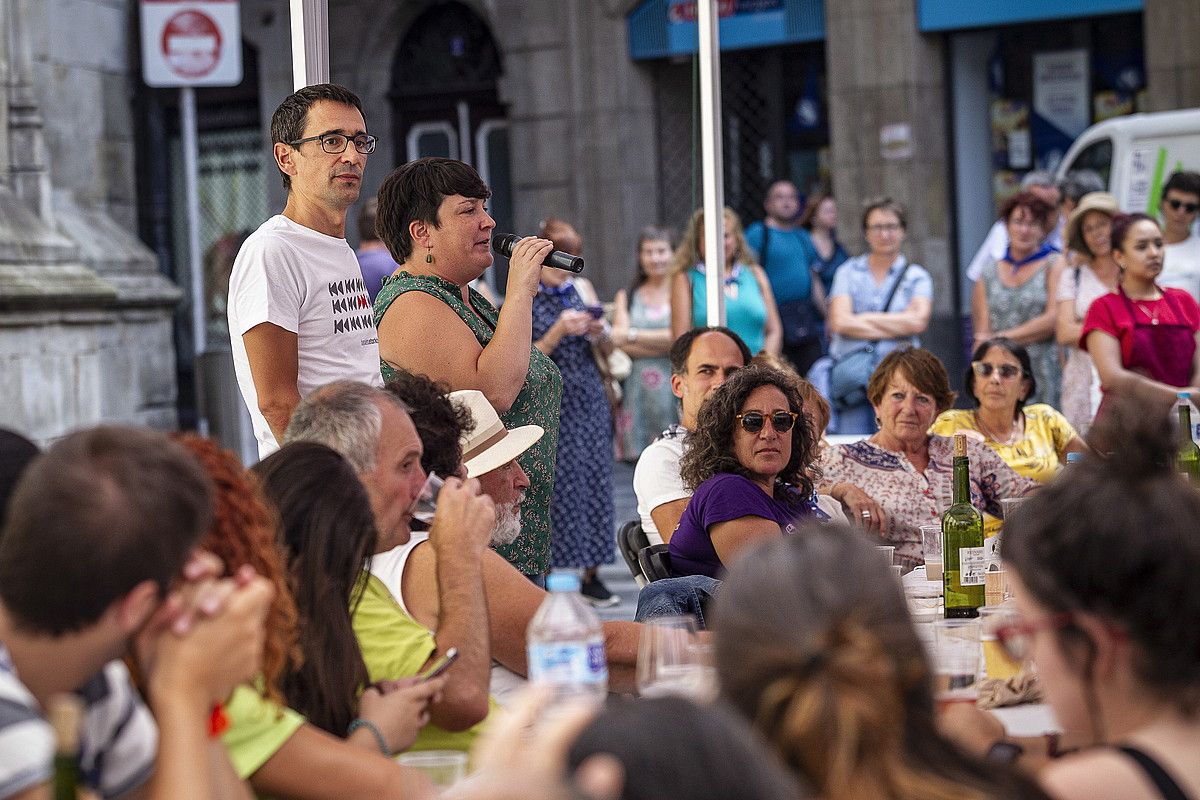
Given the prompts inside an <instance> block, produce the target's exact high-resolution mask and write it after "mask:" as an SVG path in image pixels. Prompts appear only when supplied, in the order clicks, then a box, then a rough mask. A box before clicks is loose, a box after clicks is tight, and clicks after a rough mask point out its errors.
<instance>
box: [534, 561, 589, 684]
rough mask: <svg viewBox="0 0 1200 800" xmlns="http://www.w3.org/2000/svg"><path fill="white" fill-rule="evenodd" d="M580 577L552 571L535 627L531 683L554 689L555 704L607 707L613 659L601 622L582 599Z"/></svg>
mask: <svg viewBox="0 0 1200 800" xmlns="http://www.w3.org/2000/svg"><path fill="white" fill-rule="evenodd" d="M579 586H580V579H579V576H578V575H576V574H574V573H571V572H551V573H550V578H549V580H547V582H546V588H548V589H549V590H550V593H549V594H548V595H547V596H546V599H545V600H543V601H542V605H541V607H540V608H539V609H538V611H537V614H535V615H534V617H533V621H532V622H530V623H529V631H528V634H527V635H526V642H527V643H528V648H529V680H530V681H531V682H533V683H540V684H544V685H549V686H553V687H554V689H555V695H556V697H555V701H556V702H562V701H564V700H568V699H574V698H582V699H585V700H590V701H594V702H597V703H602V702H603V701H604V697H605V695H606V694H607V693H608V660H607V659H606V657H605V655H604V629H603V628H601V626H600V618H599V617H597V616H596V612H595V611H593V610H592V608H591V606H589V605H588V604H587V603H585V602H584V601H583V597H582V596H580V594H579Z"/></svg>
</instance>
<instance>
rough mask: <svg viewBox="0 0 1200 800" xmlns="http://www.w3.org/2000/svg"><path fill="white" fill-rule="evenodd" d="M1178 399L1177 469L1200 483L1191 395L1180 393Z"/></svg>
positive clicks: (1199, 465) (1198, 455)
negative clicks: (1193, 431) (1193, 436)
mask: <svg viewBox="0 0 1200 800" xmlns="http://www.w3.org/2000/svg"><path fill="white" fill-rule="evenodd" d="M1176 397H1178V398H1179V402H1178V403H1176V409H1177V410H1178V412H1179V452H1177V453H1176V454H1175V468H1176V469H1178V470H1179V472H1180V473H1181V474H1182V475H1183V477H1185V478H1187V479H1188V480H1189V481H1192V482H1193V483H1200V447H1197V446H1196V442H1195V441H1193V440H1192V408H1191V406H1192V404H1191V402H1190V401H1191V397H1192V396H1191V393H1190V392H1180V393H1179V394H1178V395H1176Z"/></svg>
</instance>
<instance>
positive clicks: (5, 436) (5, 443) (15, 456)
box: [0, 429, 41, 530]
mask: <svg viewBox="0 0 1200 800" xmlns="http://www.w3.org/2000/svg"><path fill="white" fill-rule="evenodd" d="M39 452H41V451H40V450H38V446H37V445H36V444H34V443H33V442H31V441H29V440H28V439H26V438H25V437H24V436H22V435H21V434H19V433H17V432H15V431H10V430H4V429H0V530H3V526H4V518H5V515H6V514H7V510H8V498H9V497H11V496H12V493H13V489H15V488H17V480H18V479H19V478H20V477H21V473H23V472H24V471H25V468H26V467H28V466H29V463H30V462H31V461H33V460H34V459H35V458H37V456H38V453H39Z"/></svg>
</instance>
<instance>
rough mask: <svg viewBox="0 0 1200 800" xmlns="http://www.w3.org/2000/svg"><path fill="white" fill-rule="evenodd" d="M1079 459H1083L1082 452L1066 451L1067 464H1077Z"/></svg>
mask: <svg viewBox="0 0 1200 800" xmlns="http://www.w3.org/2000/svg"><path fill="white" fill-rule="evenodd" d="M1080 461H1083V453H1080V452H1073V453H1067V463H1068V464H1078V463H1079V462H1080Z"/></svg>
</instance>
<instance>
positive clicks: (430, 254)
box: [425, 245, 433, 264]
mask: <svg viewBox="0 0 1200 800" xmlns="http://www.w3.org/2000/svg"><path fill="white" fill-rule="evenodd" d="M428 250H429V252H427V253H426V254H425V263H426V264H432V263H433V245H429V247H428Z"/></svg>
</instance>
